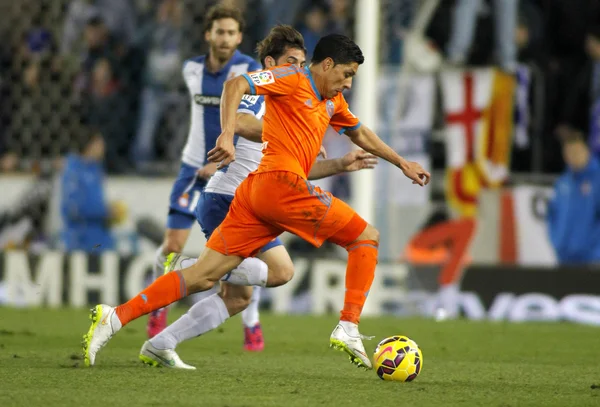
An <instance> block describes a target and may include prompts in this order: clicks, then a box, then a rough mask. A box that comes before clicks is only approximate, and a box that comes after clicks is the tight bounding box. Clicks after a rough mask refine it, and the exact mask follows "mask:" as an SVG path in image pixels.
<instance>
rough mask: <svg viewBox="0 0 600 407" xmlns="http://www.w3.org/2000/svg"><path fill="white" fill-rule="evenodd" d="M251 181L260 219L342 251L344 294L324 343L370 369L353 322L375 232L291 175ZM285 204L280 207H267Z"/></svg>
mask: <svg viewBox="0 0 600 407" xmlns="http://www.w3.org/2000/svg"><path fill="white" fill-rule="evenodd" d="M258 175H261V178H260V181H262V182H259V181H257V182H255V183H254V189H253V192H254V194H253V195H252V196H253V201H252V207H253V208H255V210H256V212H257V215H258V216H259V217H261V219H265V220H266V221H268V222H270V223H272V224H274V225H276V226H278V227H280V228H282V229H284V230H287V231H289V232H291V233H294V234H296V235H298V236H300V237H302V238H303V239H304V240H306V241H308V242H310V243H312V244H313V245H315V246H317V247H320V246H321V245H322V243H323V242H324V241H325V240H330V241H332V242H333V243H337V244H339V245H341V246H342V247H344V248H346V250H348V254H349V256H348V267H347V272H346V294H345V298H344V309H343V311H342V313H341V323H340V325H341V327H342V328H345V331H344V330H340V329H338V327H339V326H340V325H338V327H336V329H335V330H334V332H333V334H332V337H331V339H330V343H331V344H332V345H333V346H335V347H338V348H340V349H342V350H344V351H346V352H347V353H349V354H350V356H351V361H352V362H353V363H355V364H357V365H359V366H363V367H367V368H370V367H371V362H370V360H369V357H368V356H367V355H366V353H365V351H364V346H363V344H362V340H361V338H362V336H361V335H360V334H359V332H358V321H359V318H360V313H361V311H362V307H363V305H364V302H365V300H366V296H367V294H368V291H369V289H370V287H371V284H372V282H373V278H374V275H375V266H376V264H377V254H378V245H379V233H378V232H377V230H376V229H375V228H374V227H372V226H369V225H368V224H367V222H365V221H364V220H363V219H362V218H361V217H360V216H358V215H357V214H356V213H355V212H354V211H353V210H352V209H351V208H350V207H349V206H348V205H347V204H346V203H344V202H342V201H340V200H339V199H336V198H335V197H333V196H332V195H331V194H330V193H327V192H323V191H322V190H321V189H320V188H319V187H316V186H314V185H312V184H310V183H309V182H308V181H306V180H304V179H302V178H300V177H298V176H296V175H295V174H292V173H285V172H281V173H275V172H273V173H267V174H258ZM273 202H285V203H286V205H273Z"/></svg>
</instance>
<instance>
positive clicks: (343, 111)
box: [243, 64, 360, 179]
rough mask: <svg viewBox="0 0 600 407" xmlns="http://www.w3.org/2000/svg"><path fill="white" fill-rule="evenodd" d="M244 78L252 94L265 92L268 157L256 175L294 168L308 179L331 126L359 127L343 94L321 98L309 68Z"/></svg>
mask: <svg viewBox="0 0 600 407" xmlns="http://www.w3.org/2000/svg"><path fill="white" fill-rule="evenodd" d="M243 76H244V77H245V78H246V80H247V81H248V83H249V84H250V89H251V92H252V94H253V95H265V102H266V114H265V116H264V117H263V133H262V138H263V158H262V161H261V163H260V165H259V167H258V169H257V170H256V172H257V173H261V172H270V171H289V172H292V173H294V174H297V175H299V176H300V177H302V178H304V179H306V178H307V176H308V173H309V172H310V169H311V168H312V166H313V164H314V162H315V160H316V159H317V155H318V154H319V149H320V148H321V145H322V144H323V137H324V135H325V131H326V130H327V127H328V126H332V127H333V128H334V129H335V130H336V131H337V132H339V133H343V132H344V131H346V130H355V129H357V128H359V127H360V121H359V120H358V118H357V117H356V116H354V115H353V114H352V112H350V110H349V109H348V103H347V102H346V100H345V99H344V96H343V95H342V94H341V93H338V94H337V95H336V96H335V97H334V98H333V99H323V98H321V95H320V94H319V91H318V90H317V87H316V86H315V82H314V80H313V78H312V75H311V73H310V70H309V68H308V67H306V68H299V67H297V66H296V65H289V64H287V65H282V66H278V67H274V68H271V69H269V70H264V71H256V72H249V73H247V74H244V75H243Z"/></svg>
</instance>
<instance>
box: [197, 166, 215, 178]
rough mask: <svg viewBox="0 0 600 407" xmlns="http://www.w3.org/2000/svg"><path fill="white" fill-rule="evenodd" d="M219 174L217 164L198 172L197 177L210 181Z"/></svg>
mask: <svg viewBox="0 0 600 407" xmlns="http://www.w3.org/2000/svg"><path fill="white" fill-rule="evenodd" d="M215 172H217V163H208V164H206V165H205V166H204V167H202V168H199V169H198V171H196V175H198V177H200V178H202V179H209V178H210V177H212V176H213V175H215Z"/></svg>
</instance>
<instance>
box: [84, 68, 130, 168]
mask: <svg viewBox="0 0 600 407" xmlns="http://www.w3.org/2000/svg"><path fill="white" fill-rule="evenodd" d="M123 93H124V92H123V87H122V85H121V82H120V81H119V80H118V79H117V78H116V76H115V74H114V68H113V63H112V62H111V61H110V60H109V59H107V58H102V59H99V60H98V61H96V64H95V65H94V68H93V70H92V75H91V82H90V91H89V93H88V96H87V98H86V100H85V102H86V103H85V110H86V122H87V124H89V125H90V126H92V127H95V128H97V129H98V130H99V133H100V134H101V135H102V136H103V138H104V140H105V142H106V169H107V171H108V172H109V173H122V172H125V171H126V170H128V168H129V164H128V159H127V152H128V149H129V126H127V125H126V123H127V121H128V120H130V118H131V117H135V116H134V115H132V114H131V112H130V105H129V103H128V100H127V98H126V97H124V95H123Z"/></svg>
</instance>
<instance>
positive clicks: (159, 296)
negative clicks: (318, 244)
mask: <svg viewBox="0 0 600 407" xmlns="http://www.w3.org/2000/svg"><path fill="white" fill-rule="evenodd" d="M244 183H245V182H243V183H242V185H240V187H239V188H238V192H236V196H237V195H238V193H239V192H240V190H241V191H242V192H241V194H242V196H241V199H237V201H238V204H237V205H236V200H234V202H233V204H232V206H231V208H230V210H229V213H228V215H227V217H226V219H225V221H224V222H223V224H221V226H219V228H218V229H217V231H215V233H213V235H212V236H211V238H210V239H209V241H208V242H207V245H206V249H205V250H204V251H203V252H202V254H201V255H200V257H199V258H198V260H197V261H196V263H194V264H193V265H192V266H191V267H188V268H186V269H183V270H178V271H174V272H171V273H167V274H165V275H163V276H161V277H159V278H158V279H157V280H156V281H154V282H153V283H152V284H151V285H150V286H149V287H147V288H146V289H145V290H143V291H142V292H140V293H139V294H138V295H136V296H135V297H134V298H132V299H131V300H129V301H128V302H127V303H125V304H122V305H120V306H118V307H116V308H112V307H110V306H108V305H104V304H101V305H97V306H96V307H95V308H94V309H93V310H92V314H91V319H92V325H91V327H90V329H89V331H88V333H87V334H86V335H84V344H83V345H84V346H83V348H84V358H85V364H86V365H88V366H89V365H93V364H94V362H95V357H96V353H97V352H98V351H99V350H100V349H101V348H102V347H104V346H105V345H106V343H107V342H108V341H109V340H110V338H111V337H112V336H113V335H114V334H115V333H116V332H118V331H119V330H120V329H121V327H122V326H124V325H126V324H127V323H129V322H130V321H132V320H134V319H137V318H139V317H140V316H142V315H144V314H147V313H149V312H152V311H154V310H157V309H159V308H162V307H164V306H166V305H169V304H171V303H173V302H175V301H178V300H180V299H181V298H183V297H185V296H187V295H189V294H192V293H195V292H199V291H206V290H209V289H211V288H212V287H213V286H214V285H215V283H216V282H217V281H219V280H220V279H221V278H222V277H223V276H225V275H226V274H227V273H228V272H229V271H231V270H233V269H234V268H235V267H237V266H238V265H239V264H240V263H241V262H242V258H243V257H251V256H253V255H254V254H256V253H258V251H259V250H260V248H261V247H263V246H264V245H266V244H267V243H268V242H270V241H271V240H273V239H274V238H275V237H276V236H278V235H279V234H280V233H281V230H280V229H277V228H276V227H273V226H271V225H268V224H266V223H264V222H262V221H260V220H258V219H256V217H254V215H253V214H252V213H251V212H249V211H248V210H247V209H246V206H245V205H244V204H243V202H244V196H243V195H247V194H249V193H250V190H251V189H252V187H251V186H250V185H246V187H245V188H242V187H243V186H244ZM240 200H241V201H242V203H241V204H240V203H239V201H240ZM100 321H102V322H100Z"/></svg>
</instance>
